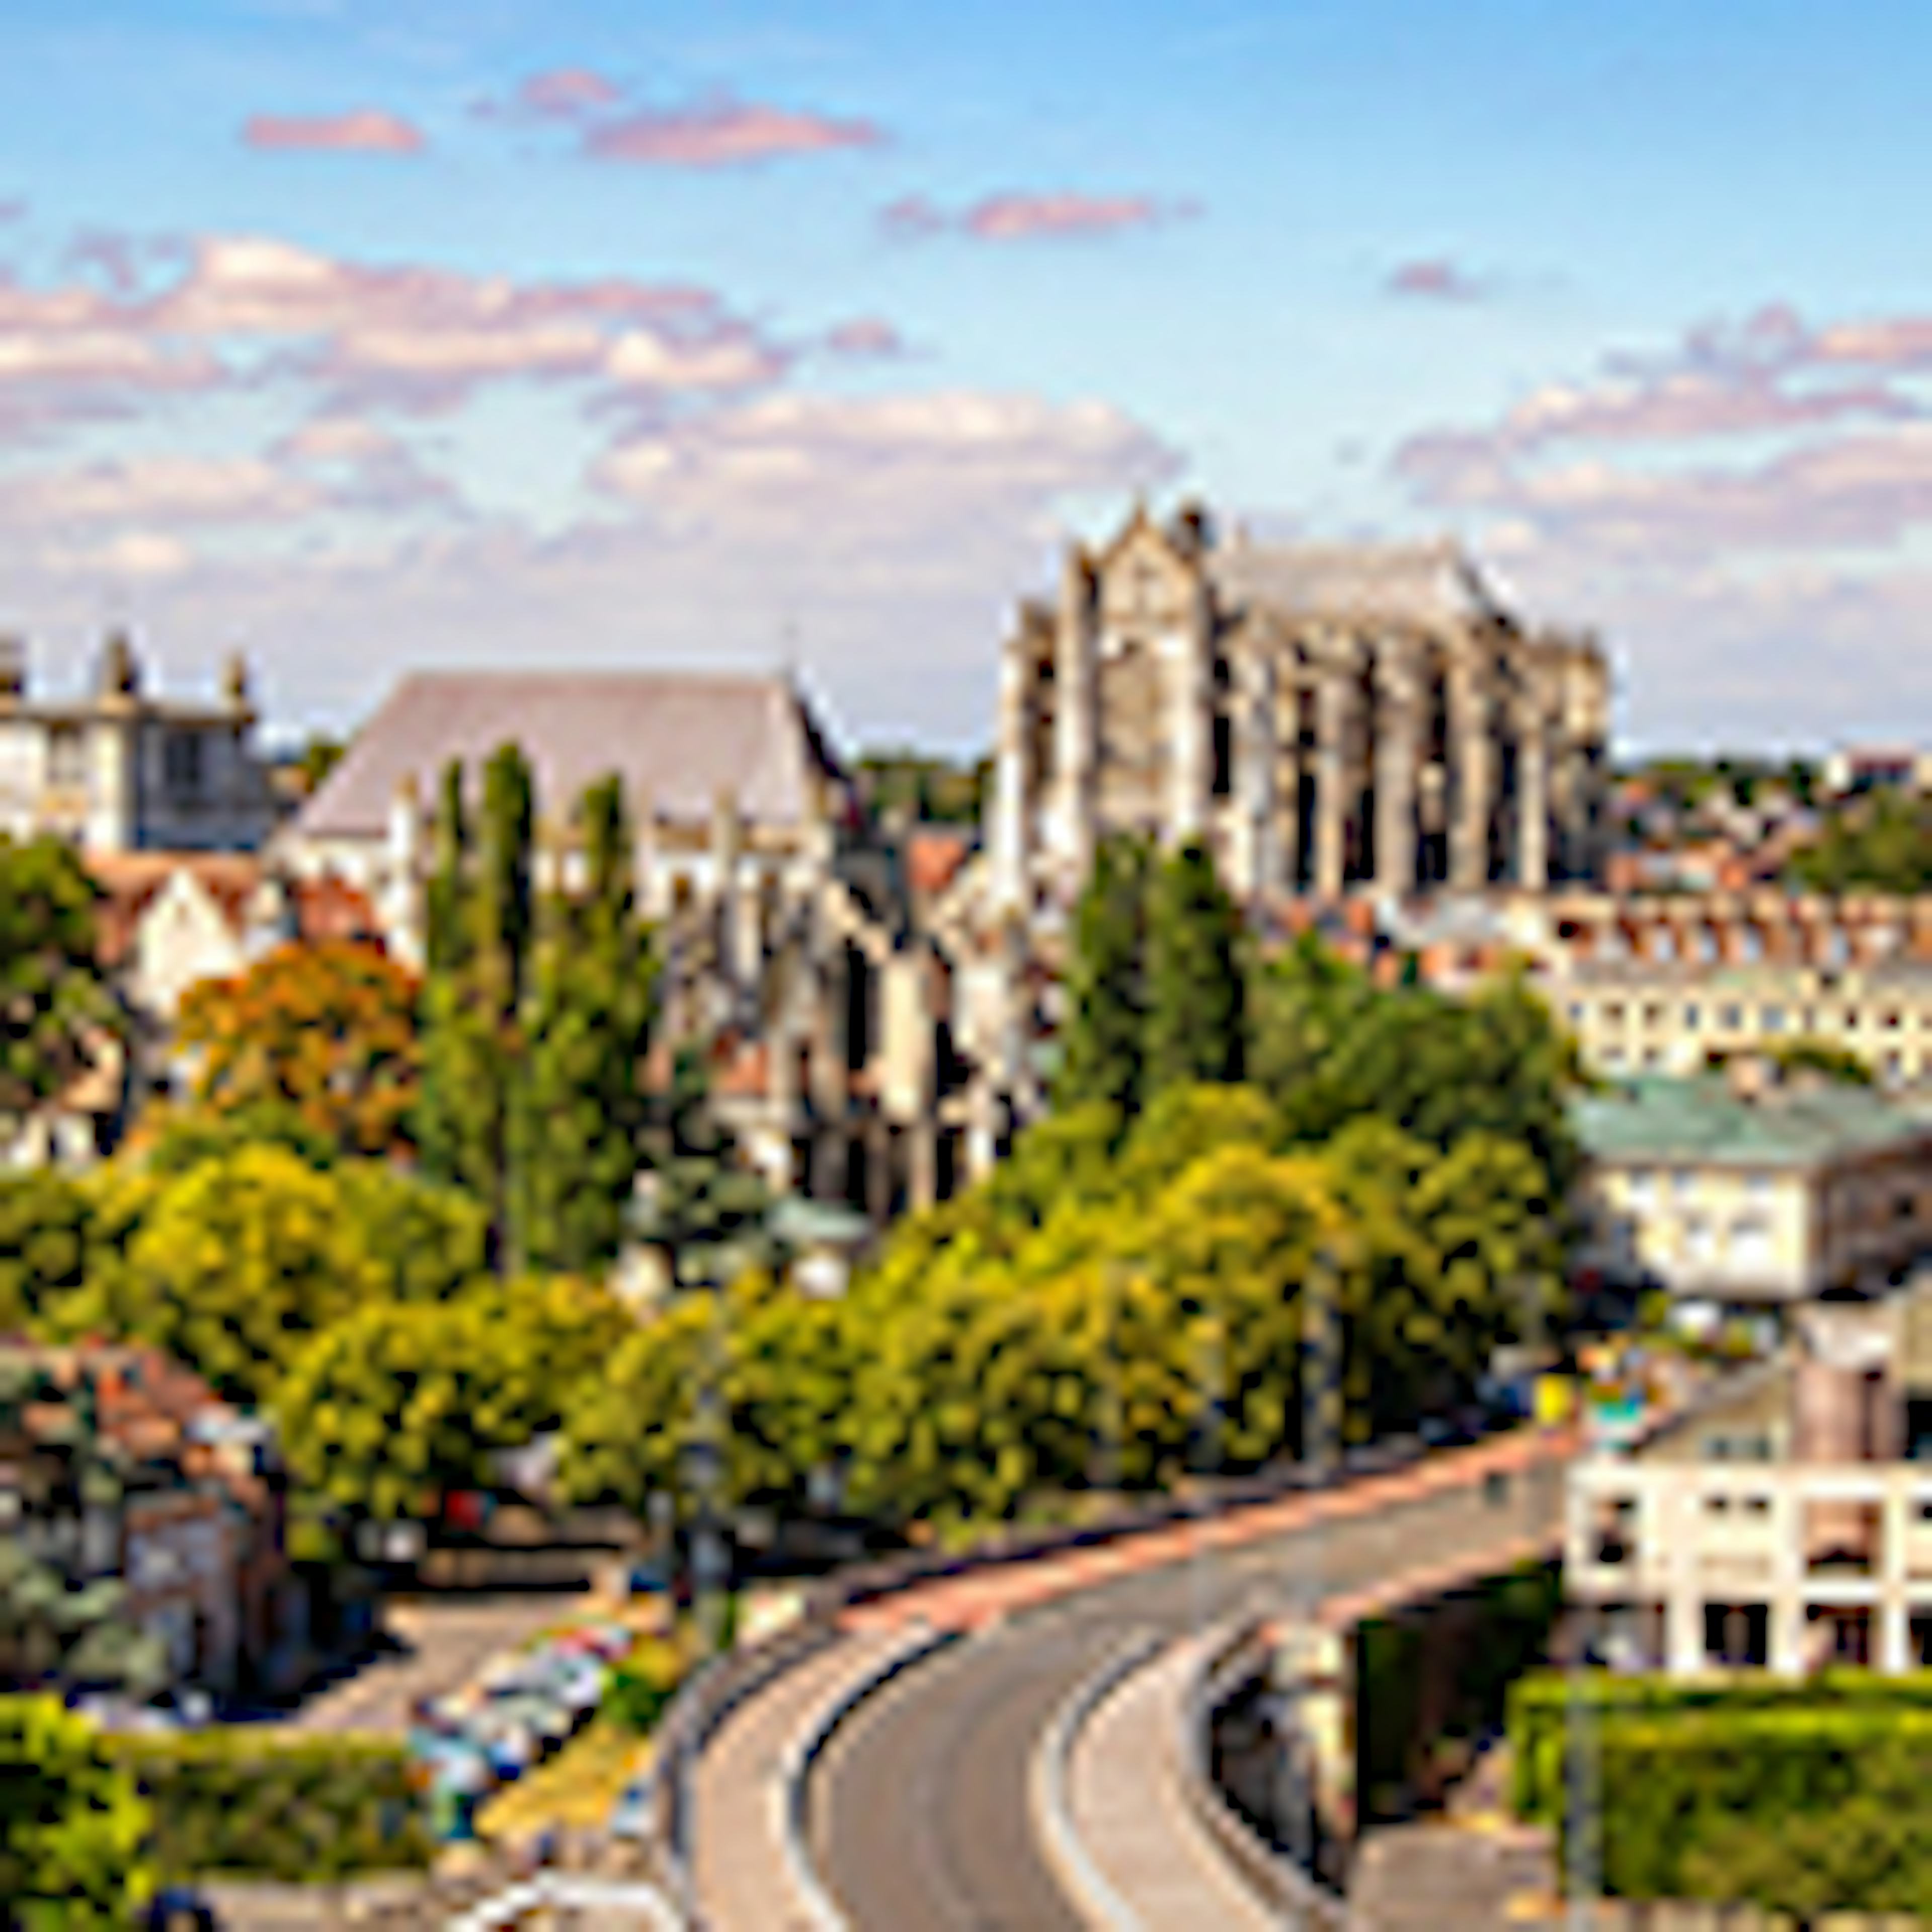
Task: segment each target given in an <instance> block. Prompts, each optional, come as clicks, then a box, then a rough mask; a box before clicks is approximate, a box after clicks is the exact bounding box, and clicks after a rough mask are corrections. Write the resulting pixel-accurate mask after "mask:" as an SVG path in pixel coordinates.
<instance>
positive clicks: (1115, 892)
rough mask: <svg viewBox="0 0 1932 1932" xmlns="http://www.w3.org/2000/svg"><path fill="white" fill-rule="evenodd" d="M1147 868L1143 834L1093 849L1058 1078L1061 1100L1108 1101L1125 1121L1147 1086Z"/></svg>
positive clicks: (1076, 933) (1077, 927)
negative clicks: (1064, 1043) (1063, 1050)
mask: <svg viewBox="0 0 1932 1932" xmlns="http://www.w3.org/2000/svg"><path fill="white" fill-rule="evenodd" d="M1147 882H1148V848H1147V847H1146V845H1145V843H1144V842H1143V841H1142V840H1140V839H1138V838H1126V837H1120V838H1109V839H1106V840H1103V841H1102V843H1101V844H1100V848H1099V850H1097V852H1096V853H1094V870H1093V871H1092V873H1091V875H1090V876H1089V877H1088V881H1087V885H1086V889H1085V890H1084V891H1083V892H1082V894H1081V895H1080V901H1079V905H1078V907H1076V910H1075V913H1074V920H1073V949H1072V952H1071V953H1070V957H1069V959H1068V961H1067V1005H1068V1013H1067V1027H1066V1034H1065V1039H1066V1050H1065V1053H1064V1056H1063V1058H1062V1059H1061V1066H1060V1071H1059V1075H1058V1079H1057V1080H1056V1082H1055V1091H1054V1098H1055V1101H1056V1102H1057V1103H1058V1105H1060V1106H1062V1107H1074V1106H1080V1105H1082V1103H1085V1102H1088V1101H1094V1100H1103V1101H1105V1102H1106V1103H1108V1104H1109V1106H1113V1107H1115V1108H1118V1109H1119V1111H1120V1113H1121V1119H1122V1121H1123V1123H1125V1122H1126V1121H1129V1120H1130V1119H1131V1118H1133V1115H1135V1114H1136V1113H1137V1112H1139V1109H1140V1104H1141V1100H1142V1089H1143V1085H1144V1080H1143V1071H1144V1070H1143V1065H1142V1058H1143V1046H1144V1041H1143V1035H1144V1034H1145V1031H1146V1022H1147V1015H1146V987H1145V971H1144V965H1145V947H1146V918H1145V900H1146V895H1147Z"/></svg>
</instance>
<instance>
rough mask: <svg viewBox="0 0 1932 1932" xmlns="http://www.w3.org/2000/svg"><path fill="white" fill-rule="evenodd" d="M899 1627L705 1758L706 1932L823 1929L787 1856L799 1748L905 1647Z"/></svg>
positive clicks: (867, 1638) (696, 1869)
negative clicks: (789, 1772) (793, 1760)
mask: <svg viewBox="0 0 1932 1932" xmlns="http://www.w3.org/2000/svg"><path fill="white" fill-rule="evenodd" d="M903 1645H904V1633H903V1632H902V1631H898V1630H896V1629H885V1630H878V1631H868V1632H865V1633H862V1634H859V1635H856V1636H852V1637H846V1638H844V1639H842V1640H841V1641H840V1642H838V1643H835V1644H833V1645H832V1646H831V1647H830V1648H829V1649H826V1650H823V1651H820V1652H818V1653H817V1655H815V1656H814V1657H812V1658H808V1660H807V1661H805V1663H803V1664H800V1665H799V1666H798V1667H797V1668H796V1669H795V1670H790V1671H787V1673H785V1674H784V1676H782V1677H781V1678H780V1679H778V1682H776V1683H775V1685H772V1688H770V1689H769V1690H768V1691H763V1692H762V1693H760V1694H759V1695H758V1696H757V1697H753V1698H751V1700H749V1701H748V1703H745V1704H743V1705H741V1706H739V1709H737V1710H736V1711H734V1712H732V1714H731V1715H730V1717H728V1718H726V1719H725V1721H724V1725H723V1727H722V1728H721V1729H720V1730H719V1731H718V1734H717V1736H715V1738H713V1739H712V1741H711V1742H710V1744H709V1745H708V1746H707V1747H706V1749H705V1751H704V1752H703V1754H702V1755H701V1756H700V1758H699V1759H698V1761H697V1784H696V1790H695V1791H694V1794H693V1795H694V1800H695V1802H694V1806H693V1818H692V1829H693V1841H694V1842H693V1845H692V1855H691V1864H692V1870H693V1876H694V1879H695V1881H696V1890H697V1897H699V1898H700V1899H701V1900H703V1902H704V1916H705V1924H706V1932H814V1921H813V1920H812V1919H811V1918H810V1917H809V1916H808V1913H807V1910H806V1907H805V1902H804V1901H803V1900H802V1899H801V1898H800V1897H799V1895H798V1893H797V1891H796V1887H795V1885H794V1884H793V1879H792V1876H791V1872H790V1867H789V1864H788V1862H787V1855H786V1832H787V1806H788V1803H789V1794H788V1793H787V1790H786V1789H785V1783H784V1774H785V1770H786V1766H787V1758H788V1756H789V1754H790V1750H791V1748H792V1747H793V1745H795V1744H796V1743H797V1742H799V1740H800V1739H802V1738H803V1737H804V1736H805V1735H806V1734H807V1733H808V1732H809V1731H810V1730H811V1728H812V1727H813V1725H814V1724H815V1723H816V1722H817V1721H818V1719H819V1718H820V1715H821V1714H822V1713H823V1712H826V1711H827V1710H828V1709H830V1707H831V1706H832V1705H834V1704H835V1703H837V1702H838V1699H839V1698H840V1697H841V1694H843V1693H844V1691H846V1689H847V1688H848V1687H849V1686H850V1685H853V1684H855V1683H856V1682H859V1681H860V1680H861V1679H864V1678H865V1677H866V1676H868V1675H870V1673H871V1672H872V1670H874V1668H875V1667H877V1664H879V1663H880V1661H883V1659H884V1658H886V1657H889V1656H890V1655H892V1653H894V1652H896V1651H898V1650H899V1649H901V1648H902V1647H903Z"/></svg>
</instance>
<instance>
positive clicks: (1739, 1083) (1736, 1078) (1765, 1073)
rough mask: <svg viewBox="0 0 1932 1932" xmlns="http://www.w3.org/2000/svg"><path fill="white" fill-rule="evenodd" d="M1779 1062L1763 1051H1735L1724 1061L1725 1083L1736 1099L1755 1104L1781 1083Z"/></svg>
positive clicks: (1751, 1104) (1750, 1104)
mask: <svg viewBox="0 0 1932 1932" xmlns="http://www.w3.org/2000/svg"><path fill="white" fill-rule="evenodd" d="M1779 1082H1780V1076H1779V1073H1778V1065H1777V1063H1776V1062H1775V1061H1773V1060H1772V1059H1770V1058H1769V1057H1768V1056H1767V1055H1764V1054H1762V1053H1734V1054H1733V1055H1731V1057H1730V1058H1729V1059H1728V1060H1727V1061H1725V1062H1724V1084H1725V1085H1727V1087H1729V1088H1730V1090H1731V1094H1732V1096H1733V1098H1734V1099H1736V1100H1742V1101H1744V1102H1745V1103H1747V1104H1748V1105H1749V1106H1756V1105H1757V1103H1758V1102H1760V1100H1763V1099H1764V1098H1765V1097H1766V1095H1767V1094H1769V1093H1770V1092H1771V1091H1772V1089H1773V1088H1775V1087H1777V1086H1778V1085H1779Z"/></svg>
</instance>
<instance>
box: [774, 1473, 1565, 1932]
mask: <svg viewBox="0 0 1932 1932" xmlns="http://www.w3.org/2000/svg"><path fill="white" fill-rule="evenodd" d="M1478 1453H1479V1454H1480V1452H1478ZM1370 1492H1373V1493H1374V1495H1375V1497H1376V1507H1375V1508H1373V1510H1372V1511H1365V1512H1364V1513H1360V1514H1351V1515H1349V1516H1346V1517H1343V1518H1342V1519H1341V1520H1337V1521H1333V1522H1328V1523H1317V1524H1313V1525H1307V1524H1304V1525H1303V1526H1301V1527H1298V1528H1289V1529H1286V1530H1285V1531H1283V1532H1280V1533H1277V1534H1275V1535H1271V1536H1269V1537H1268V1538H1265V1539H1264V1540H1259V1541H1253V1542H1249V1543H1247V1544H1242V1545H1238V1546H1236V1547H1225V1548H1214V1547H1209V1544H1208V1538H1205V1537H1204V1538H1199V1539H1198V1540H1197V1541H1196V1547H1195V1548H1194V1549H1193V1550H1192V1551H1191V1553H1190V1552H1189V1551H1188V1550H1186V1549H1185V1547H1183V1548H1182V1549H1181V1550H1177V1552H1176V1554H1175V1556H1174V1557H1173V1558H1172V1559H1171V1560H1169V1561H1168V1562H1165V1563H1163V1564H1162V1565H1160V1566H1159V1567H1157V1568H1147V1569H1145V1570H1142V1571H1139V1572H1138V1573H1136V1574H1126V1575H1116V1576H1114V1577H1111V1578H1109V1580H1105V1581H1100V1582H1096V1583H1092V1584H1091V1585H1089V1586H1085V1587H1083V1588H1080V1589H1076V1590H1074V1591H1073V1592H1070V1593H1069V1594H1067V1595H1064V1596H1061V1597H1060V1598H1056V1599H1054V1600H1052V1601H1046V1602H1043V1603H1037V1604H1032V1605H1031V1606H1027V1607H1019V1608H1017V1609H1016V1610H1014V1611H1013V1613H1011V1614H1010V1615H1008V1616H1006V1617H1005V1618H1004V1619H1003V1620H1001V1621H999V1622H995V1623H992V1624H990V1625H988V1626H987V1627H986V1628H984V1629H983V1631H981V1632H980V1634H976V1635H974V1636H971V1637H968V1639H967V1640H965V1642H963V1643H958V1644H956V1645H954V1646H952V1647H951V1648H950V1649H947V1650H945V1651H943V1652H940V1653H939V1654H938V1655H937V1656H936V1657H935V1658H933V1659H932V1661H929V1662H927V1663H926V1664H921V1665H919V1666H918V1667H916V1668H914V1669H913V1670H909V1671H907V1673H905V1674H904V1676H902V1677H901V1678H899V1679H897V1680H895V1682H892V1684H890V1685H887V1686H886V1688H884V1689H883V1691H880V1693H878V1694H877V1695H876V1696H875V1697H873V1698H872V1699H871V1700H869V1701H868V1702H867V1703H865V1704H863V1705H862V1706H860V1707H859V1709H858V1710H857V1711H856V1712H855V1713H854V1714H853V1716H852V1717H851V1718H850V1719H848V1720H847V1722H846V1723H845V1724H844V1725H843V1726H841V1727H840V1729H839V1730H838V1731H837V1732H835V1733H834V1734H833V1736H832V1740H831V1742H830V1744H829V1746H828V1748H827V1749H826V1752H825V1754H824V1755H823V1757H822V1758H821V1759H820V1762H819V1764H818V1766H817V1767H816V1769H814V1772H813V1774H812V1777H811V1783H810V1785H809V1787H808V1806H809V1822H810V1826H811V1837H812V1841H813V1849H814V1855H815V1856H816V1858H817V1864H818V1868H819V1870H820V1873H821V1874H822V1875H823V1876H824V1878H825V1879H826V1881H827V1882H828V1883H829V1885H830V1887H831V1889H832V1892H833V1893H834V1894H835V1896H836V1897H837V1898H838V1902H839V1903H840V1904H841V1906H842V1907H843V1908H844V1910H845V1912H847V1915H848V1916H849V1918H850V1921H851V1923H852V1924H853V1926H854V1927H856V1928H857V1929H858V1932H910V1928H912V1927H921V1928H931V1932H1081V1921H1080V1920H1079V1918H1078V1917H1076V1915H1075V1914H1074V1912H1073V1909H1072V1908H1071V1906H1070V1905H1069V1904H1068V1903H1067V1902H1066V1900H1064V1897H1062V1895H1061V1891H1060V1889H1059V1887H1058V1885H1057V1884H1056V1882H1055V1880H1054V1878H1053V1876H1052V1873H1051V1871H1050V1870H1049V1867H1048V1866H1047V1864H1046V1858H1045V1856H1044V1855H1043V1852H1042V1851H1041V1850H1040V1847H1039V1846H1038V1845H1037V1843H1036V1842H1035V1839H1034V1833H1033V1829H1032V1826H1031V1820H1030V1819H1029V1817H1028V1809H1027V1805H1028V1784H1029V1778H1028V1773H1029V1768H1030V1766H1031V1760H1032V1757H1033V1754H1034V1748H1035V1745H1037V1742H1038V1741H1039V1740H1040V1737H1041V1736H1042V1735H1043V1733H1044V1732H1045V1730H1046V1727H1047V1725H1048V1724H1049V1722H1050V1721H1051V1720H1052V1716H1053V1714H1054V1712H1055V1709H1057V1708H1058V1706H1059V1705H1060V1703H1061V1701H1062V1700H1064V1698H1065V1697H1067V1696H1068V1695H1070V1694H1071V1693H1072V1691H1073V1690H1074V1689H1075V1688H1076V1687H1077V1686H1078V1685H1079V1683H1080V1682H1081V1681H1082V1679H1084V1678H1085V1677H1086V1676H1088V1674H1089V1673H1091V1672H1092V1671H1093V1670H1095V1669H1096V1668H1097V1667H1098V1666H1099V1665H1100V1664H1101V1663H1102V1662H1103V1661H1104V1660H1105V1659H1106V1657H1107V1656H1108V1655H1109V1653H1110V1652H1111V1651H1112V1649H1114V1648H1115V1646H1117V1645H1118V1644H1119V1643H1121V1642H1122V1641H1123V1640H1124V1638H1125V1637H1127V1635H1128V1634H1130V1633H1131V1632H1133V1631H1143V1630H1145V1629H1148V1628H1150V1627H1151V1628H1154V1629H1157V1630H1160V1631H1164V1632H1166V1633H1169V1634H1177V1635H1178V1634H1182V1633H1184V1632H1186V1631H1189V1630H1190V1629H1199V1628H1205V1626H1206V1625H1209V1624H1211V1623H1214V1622H1220V1620H1222V1619H1225V1618H1227V1617H1230V1616H1235V1615H1236V1614H1238V1613H1243V1612H1251V1613H1258V1612H1262V1611H1264V1610H1268V1609H1270V1608H1279V1607H1280V1606H1281V1605H1282V1604H1283V1602H1284V1601H1285V1600H1286V1598H1287V1597H1288V1595H1289V1592H1290V1589H1291V1588H1292V1589H1294V1591H1295V1595H1297V1596H1298V1597H1300V1598H1304V1600H1305V1598H1306V1597H1307V1595H1310V1594H1319V1595H1320V1596H1322V1598H1325V1600H1328V1601H1331V1602H1332V1601H1334V1600H1335V1599H1337V1598H1342V1597H1351V1598H1352V1597H1355V1596H1357V1595H1358V1593H1361V1592H1368V1591H1375V1590H1378V1589H1384V1588H1386V1587H1388V1586H1389V1585H1390V1583H1391V1580H1394V1579H1398V1578H1400V1577H1404V1576H1406V1575H1413V1574H1421V1573H1425V1572H1428V1571H1432V1570H1434V1571H1441V1570H1442V1569H1443V1568H1445V1567H1447V1566H1451V1565H1457V1564H1458V1563H1467V1564H1468V1565H1469V1568H1470V1571H1471V1574H1481V1573H1482V1559H1483V1556H1484V1553H1486V1552H1488V1551H1491V1550H1496V1549H1498V1548H1499V1547H1502V1546H1504V1545H1505V1544H1510V1543H1511V1542H1517V1543H1520V1540H1521V1538H1523V1535H1525V1534H1526V1532H1528V1531H1529V1530H1531V1529H1535V1531H1537V1532H1544V1531H1547V1530H1550V1529H1553V1528H1554V1526H1555V1524H1556V1521H1557V1515H1556V1501H1555V1499H1556V1497H1557V1496H1558V1495H1559V1493H1560V1491H1559V1487H1558V1485H1557V1484H1556V1482H1554V1481H1553V1480H1552V1475H1551V1472H1549V1471H1548V1470H1547V1469H1544V1470H1539V1471H1534V1472H1531V1473H1530V1474H1529V1475H1527V1476H1523V1475H1517V1476H1515V1477H1513V1478H1511V1480H1510V1481H1509V1483H1508V1493H1507V1495H1506V1496H1499V1494H1498V1493H1496V1490H1495V1489H1494V1487H1487V1488H1486V1487H1485V1486H1484V1484H1483V1483H1482V1481H1481V1480H1476V1481H1471V1482H1469V1483H1466V1484H1458V1485H1457V1486H1456V1487H1450V1488H1443V1489H1438V1490H1430V1491H1425V1492H1424V1493H1417V1488H1416V1485H1415V1484H1414V1482H1413V1481H1412V1480H1411V1479H1410V1478H1406V1477H1402V1476H1396V1477H1385V1478H1367V1479H1364V1482H1363V1483H1361V1484H1353V1485H1351V1486H1350V1494H1351V1496H1358V1495H1359V1496H1361V1498H1362V1500H1363V1501H1364V1502H1366V1501H1367V1498H1368V1493H1370ZM1184 1541H1185V1540H1184ZM907 1611H908V1613H909V1614H915V1613H918V1611H919V1604H918V1602H917V1601H916V1599H914V1600H910V1601H909V1602H908V1605H907Z"/></svg>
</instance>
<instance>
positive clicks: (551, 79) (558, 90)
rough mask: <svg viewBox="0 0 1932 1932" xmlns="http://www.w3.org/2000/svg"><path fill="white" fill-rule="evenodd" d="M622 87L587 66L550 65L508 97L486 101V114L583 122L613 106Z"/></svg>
mask: <svg viewBox="0 0 1932 1932" xmlns="http://www.w3.org/2000/svg"><path fill="white" fill-rule="evenodd" d="M623 98H624V90H623V89H622V88H621V87H619V86H618V84H617V83H616V82H615V81H614V80H610V78H609V77H607V75H604V74H598V73H597V72H596V71H594V70H593V69H592V68H587V67H560V68H552V69H551V70H550V71H549V72H547V73H546V74H531V75H530V76H529V77H528V78H527V79H526V80H523V82H522V83H520V85H519V86H518V87H517V91H516V92H515V93H514V94H513V95H511V97H510V98H509V100H508V101H506V102H502V103H500V104H487V105H486V106H485V107H484V110H483V111H484V113H486V114H488V115H493V116H494V117H496V118H503V119H509V120H525V121H583V120H587V119H589V118H590V117H591V116H592V115H596V114H598V113H602V112H604V110H606V109H608V108H613V107H616V105H617V104H618V103H619V101H622V99H623Z"/></svg>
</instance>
